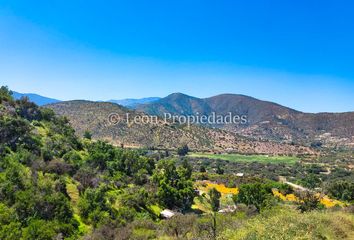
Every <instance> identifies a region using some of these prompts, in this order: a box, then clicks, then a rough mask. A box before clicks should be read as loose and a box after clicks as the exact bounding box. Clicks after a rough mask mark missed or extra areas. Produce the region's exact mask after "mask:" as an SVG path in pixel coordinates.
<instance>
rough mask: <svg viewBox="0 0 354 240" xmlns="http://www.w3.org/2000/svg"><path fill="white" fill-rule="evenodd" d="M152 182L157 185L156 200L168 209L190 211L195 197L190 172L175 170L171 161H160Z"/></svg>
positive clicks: (184, 169)
mask: <svg viewBox="0 0 354 240" xmlns="http://www.w3.org/2000/svg"><path fill="white" fill-rule="evenodd" d="M153 180H154V182H155V183H156V184H157V198H158V200H159V202H160V204H161V205H163V206H165V207H168V208H172V209H173V208H179V209H181V210H182V211H185V210H188V209H190V207H191V206H192V203H193V199H194V197H195V192H194V188H193V182H192V181H191V173H190V170H189V169H187V168H185V167H183V166H180V167H178V169H177V168H176V164H175V162H174V161H173V160H161V161H160V162H159V163H158V164H157V166H156V169H155V171H154V174H153Z"/></svg>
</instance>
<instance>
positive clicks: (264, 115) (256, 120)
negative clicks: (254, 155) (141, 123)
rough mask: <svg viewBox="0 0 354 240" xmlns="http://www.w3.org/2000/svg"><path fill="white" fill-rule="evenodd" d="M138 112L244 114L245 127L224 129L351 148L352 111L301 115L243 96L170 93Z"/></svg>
mask: <svg viewBox="0 0 354 240" xmlns="http://www.w3.org/2000/svg"><path fill="white" fill-rule="evenodd" d="M136 109H137V110H139V111H143V112H145V113H147V114H150V115H158V116H162V115H163V114H164V113H171V114H176V115H196V114H198V113H199V114H203V115H210V114H211V113H212V112H215V113H216V114H220V115H226V114H228V113H229V112H231V113H232V114H233V115H246V116H247V119H248V124H246V125H235V124H234V125H233V124H228V125H224V126H223V128H224V129H227V130H229V131H232V132H236V133H239V134H241V135H243V136H247V137H253V138H257V139H267V140H275V141H283V142H288V143H292V142H296V143H300V144H319V143H318V142H320V144H327V145H331V146H333V145H334V146H335V145H338V146H342V145H347V146H350V147H354V112H346V113H317V114H314V113H303V112H300V111H296V110H294V109H291V108H288V107H284V106H281V105H279V104H276V103H272V102H268V101H262V100H259V99H256V98H252V97H249V96H245V95H238V94H221V95H218V96H214V97H210V98H204V99H200V98H196V97H192V96H188V95H185V94H182V93H173V94H171V95H169V96H167V97H165V98H162V99H160V100H158V101H156V102H153V103H149V104H143V105H138V106H137V108H136Z"/></svg>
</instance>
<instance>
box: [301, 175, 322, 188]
mask: <svg viewBox="0 0 354 240" xmlns="http://www.w3.org/2000/svg"><path fill="white" fill-rule="evenodd" d="M301 183H302V185H303V186H304V187H307V188H311V189H314V188H316V187H319V186H320V185H321V183H322V181H321V179H320V178H319V177H318V176H317V175H315V174H313V173H310V174H309V175H307V176H306V177H305V178H304V179H302V180H301Z"/></svg>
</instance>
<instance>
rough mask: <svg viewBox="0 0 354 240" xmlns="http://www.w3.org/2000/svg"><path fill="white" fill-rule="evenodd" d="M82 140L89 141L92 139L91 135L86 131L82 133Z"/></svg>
mask: <svg viewBox="0 0 354 240" xmlns="http://www.w3.org/2000/svg"><path fill="white" fill-rule="evenodd" d="M84 138H86V139H89V140H91V139H92V133H91V132H90V131H88V130H86V131H85V132H84Z"/></svg>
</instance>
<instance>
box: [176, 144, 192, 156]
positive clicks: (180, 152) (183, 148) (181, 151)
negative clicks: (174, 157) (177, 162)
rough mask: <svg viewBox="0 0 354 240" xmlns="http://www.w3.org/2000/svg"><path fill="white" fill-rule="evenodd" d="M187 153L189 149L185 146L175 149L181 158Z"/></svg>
mask: <svg viewBox="0 0 354 240" xmlns="http://www.w3.org/2000/svg"><path fill="white" fill-rule="evenodd" d="M188 152H189V148H188V146H187V145H183V146H181V147H179V148H178V149H177V154H178V155H179V156H181V157H183V156H186V155H187V154H188Z"/></svg>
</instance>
